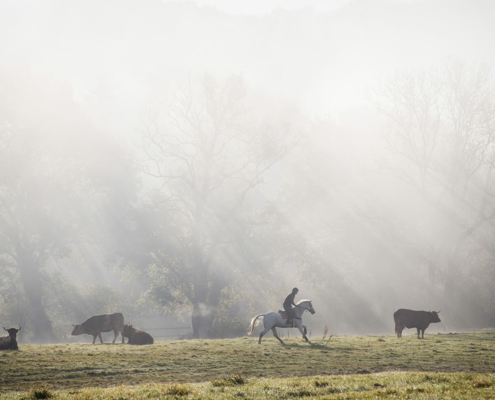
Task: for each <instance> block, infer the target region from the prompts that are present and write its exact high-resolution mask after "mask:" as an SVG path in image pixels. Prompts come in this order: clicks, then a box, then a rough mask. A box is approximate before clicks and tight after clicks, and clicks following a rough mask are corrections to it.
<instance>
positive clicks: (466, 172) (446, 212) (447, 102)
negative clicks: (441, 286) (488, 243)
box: [375, 61, 495, 300]
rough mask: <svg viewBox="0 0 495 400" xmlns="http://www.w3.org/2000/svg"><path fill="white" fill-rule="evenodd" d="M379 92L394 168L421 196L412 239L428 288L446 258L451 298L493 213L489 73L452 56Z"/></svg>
mask: <svg viewBox="0 0 495 400" xmlns="http://www.w3.org/2000/svg"><path fill="white" fill-rule="evenodd" d="M375 94H376V95H377V96H376V97H375V101H376V102H375V104H377V106H378V107H379V109H380V110H381V111H382V112H383V113H384V114H385V115H386V116H387V117H388V122H389V130H388V134H387V136H386V138H387V140H388V143H389V150H390V151H391V153H392V154H393V155H394V157H393V158H390V159H393V161H392V163H390V164H389V167H390V171H392V172H393V173H394V174H395V175H396V176H397V177H399V178H401V179H402V180H403V181H405V182H407V183H408V184H409V185H411V186H412V187H413V188H415V189H416V191H417V193H418V194H419V195H420V197H421V198H422V200H423V202H424V208H423V210H422V212H421V213H420V214H422V216H421V215H420V216H419V217H418V222H421V221H422V223H423V225H422V228H420V227H419V226H418V228H419V229H421V235H418V236H417V240H413V241H412V242H411V243H410V244H411V245H412V246H414V247H416V249H417V250H418V254H420V255H421V258H422V259H423V260H426V263H427V265H428V271H429V272H428V277H429V283H430V284H429V287H430V296H433V292H434V290H435V285H436V274H437V269H438V266H439V263H440V262H444V263H446V279H445V292H446V294H447V296H448V298H449V299H450V300H452V299H453V298H454V296H455V293H456V285H457V283H458V282H459V280H460V277H461V275H460V271H459V266H460V265H461V264H462V263H463V262H462V261H461V260H463V259H466V257H467V256H468V255H469V254H468V253H467V252H469V251H470V246H468V243H471V244H472V245H474V246H475V247H478V248H479V247H480V243H479V242H477V240H476V239H475V234H476V233H477V232H479V231H480V230H481V229H482V227H484V226H485V227H486V226H488V225H487V223H488V222H490V221H492V220H493V219H494V218H495V201H494V199H495V191H494V184H495V169H494V166H495V165H494V156H493V154H494V153H493V151H494V150H495V129H494V127H495V92H494V90H493V86H492V80H491V76H490V73H489V71H488V69H487V68H486V67H483V66H481V67H469V66H467V65H465V64H462V63H459V62H454V61H448V62H446V63H445V64H444V65H443V66H442V67H441V68H438V69H437V70H429V71H425V70H420V71H403V72H401V73H398V74H397V75H396V77H395V78H393V79H391V80H390V81H388V82H387V83H385V84H383V85H382V86H381V87H380V88H379V89H378V90H377V92H376V93H375ZM439 226H440V227H441V229H438V227H439ZM425 228H426V229H425ZM414 242H415V243H414ZM471 247H472V246H471Z"/></svg>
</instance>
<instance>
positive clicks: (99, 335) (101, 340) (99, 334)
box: [98, 332, 103, 344]
mask: <svg viewBox="0 0 495 400" xmlns="http://www.w3.org/2000/svg"><path fill="white" fill-rule="evenodd" d="M98 337H99V338H100V342H101V344H103V339H102V338H101V332H98Z"/></svg>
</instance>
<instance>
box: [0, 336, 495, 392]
mask: <svg viewBox="0 0 495 400" xmlns="http://www.w3.org/2000/svg"><path fill="white" fill-rule="evenodd" d="M411 332H412V331H411ZM285 341H286V343H287V345H286V346H281V345H280V344H279V343H278V342H277V341H276V339H274V338H267V339H264V341H263V342H262V344H261V345H258V344H257V338H248V337H244V338H239V339H225V340H184V341H170V342H158V343H156V344H154V345H152V346H141V347H134V346H129V345H122V344H115V345H113V344H104V345H92V344H57V345H22V344H21V345H20V350H19V351H17V352H14V351H6V352H3V353H1V354H0V388H1V389H0V390H1V393H2V398H11V399H17V398H44V396H45V397H46V395H47V394H48V395H49V394H51V393H53V394H56V398H79V399H86V398H87V399H90V398H102V399H106V398H108V399H110V398H112V399H116V398H119V399H128V398H129V399H130V398H167V396H169V397H172V398H173V397H180V396H184V397H191V398H194V397H197V398H212V399H215V398H224V397H225V396H226V397H232V398H242V397H248V398H263V397H270V398H288V397H313V398H314V397H316V398H319V397H321V398H323V397H324V398H345V397H349V396H350V397H352V398H371V397H375V396H379V397H385V396H388V395H394V396H400V395H404V396H406V395H407V396H409V397H410V398H414V397H415V396H416V395H420V396H421V397H422V398H448V397H456V398H462V396H464V398H473V397H477V398H493V396H494V391H493V390H494V389H493V388H494V387H495V375H494V373H495V333H494V332H483V333H465V334H439V335H433V334H432V335H426V336H425V339H424V340H417V339H416V338H415V335H407V336H404V337H403V338H402V339H400V340H399V339H396V338H395V337H393V336H381V337H376V336H366V337H364V336H356V337H351V336H337V337H332V338H331V339H330V340H328V339H322V338H312V342H313V344H312V345H309V344H306V343H304V342H303V341H302V339H301V338H299V337H297V338H290V339H287V338H285ZM454 393H455V396H454Z"/></svg>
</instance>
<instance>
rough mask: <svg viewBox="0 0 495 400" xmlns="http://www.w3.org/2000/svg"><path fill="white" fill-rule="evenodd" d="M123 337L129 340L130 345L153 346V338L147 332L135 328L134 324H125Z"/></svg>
mask: <svg viewBox="0 0 495 400" xmlns="http://www.w3.org/2000/svg"><path fill="white" fill-rule="evenodd" d="M122 336H123V337H126V338H129V341H128V342H127V343H128V344H138V345H139V344H153V342H154V340H153V337H152V336H151V335H150V334H149V333H148V332H145V331H141V330H139V329H136V328H133V327H132V324H125V325H124V329H122Z"/></svg>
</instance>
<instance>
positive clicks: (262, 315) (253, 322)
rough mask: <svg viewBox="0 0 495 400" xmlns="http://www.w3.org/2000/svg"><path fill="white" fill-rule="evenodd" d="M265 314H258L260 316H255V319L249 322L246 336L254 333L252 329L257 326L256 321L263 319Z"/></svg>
mask: <svg viewBox="0 0 495 400" xmlns="http://www.w3.org/2000/svg"><path fill="white" fill-rule="evenodd" d="M265 315H266V314H260V315H257V316H256V317H254V318H253V319H252V320H251V323H250V324H249V328H248V335H251V334H252V333H253V332H254V327H255V326H256V325H258V323H257V320H258V318H259V317H264V316H265Z"/></svg>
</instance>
